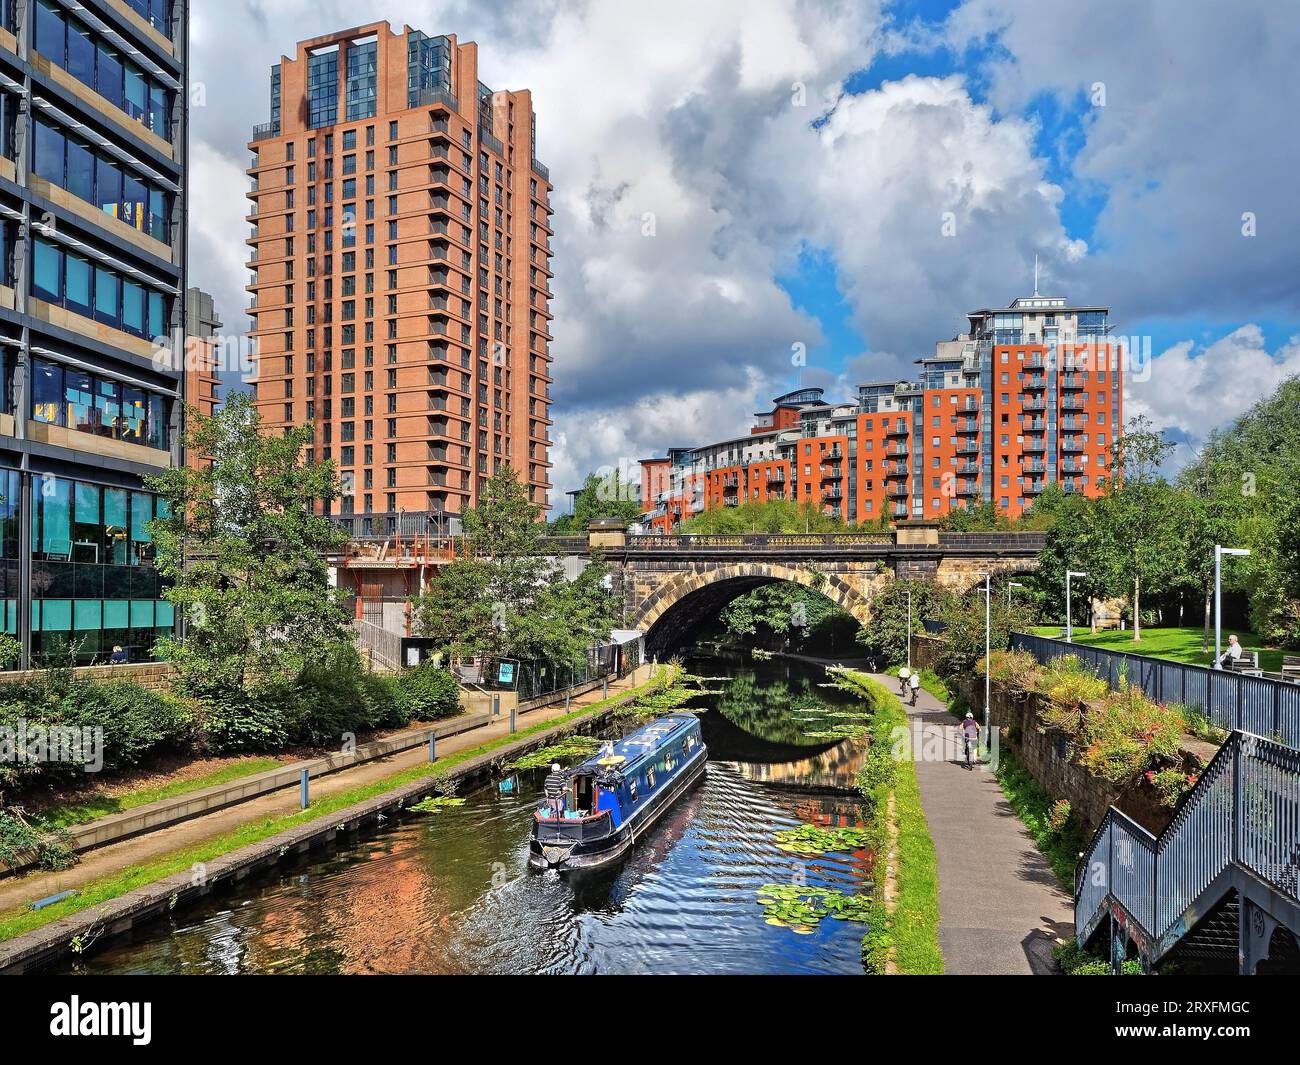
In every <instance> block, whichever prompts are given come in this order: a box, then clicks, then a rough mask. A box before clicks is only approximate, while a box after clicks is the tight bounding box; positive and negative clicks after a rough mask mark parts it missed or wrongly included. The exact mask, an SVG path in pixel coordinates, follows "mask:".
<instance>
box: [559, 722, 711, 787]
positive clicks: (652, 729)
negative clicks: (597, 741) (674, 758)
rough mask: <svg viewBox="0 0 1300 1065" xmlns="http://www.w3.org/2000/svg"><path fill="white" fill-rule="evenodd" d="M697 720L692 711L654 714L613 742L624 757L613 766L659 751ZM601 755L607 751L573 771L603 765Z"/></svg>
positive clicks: (624, 765) (630, 764) (629, 763)
mask: <svg viewBox="0 0 1300 1065" xmlns="http://www.w3.org/2000/svg"><path fill="white" fill-rule="evenodd" d="M698 723H699V722H698V719H697V718H696V716H695V715H694V714H670V715H669V716H667V717H661V718H657V719H656V720H654V721H651V722H650V723H649V724H648V725H642V726H641V727H640V728H639V729H637V730H636V731H635V732H630V733H628V734H627V735H626V736H624V737H623V738H622V739H621V740H619V741H618V742H617V743H615V744H614V754H615V755H622V757H623V758H624V759H626V761H624V762H623V763H622V764H621V765H619V766H616V767H614V768H617V769H620V770H627V769H630V768H631V767H633V766H635V765H636V764H637V763H638V762H641V761H644V760H645V759H646V758H648V757H650V756H651V755H654V754H656V753H658V752H659V751H660V750H661V749H662V748H663V747H664V745H665V744H666V743H667V742H668V741H669V740H671V739H673V738H674V737H679V736H683V735H685V734H686V733H687V732H688V731H690V729H691V726H692V725H695V726H698ZM604 757H606V754H605V753H604V752H600V751H598V752H597V753H596V754H593V755H592V756H591V757H590V758H588V759H587V760H586V761H585V762H583V763H582V764H581V765H579V766H576V767H575V768H574V769H573V773H574V774H579V773H595V772H598V771H599V770H600V769H601V768H602V767H601V766H599V765H598V764H597V763H598V762H599V761H600V759H602V758H604Z"/></svg>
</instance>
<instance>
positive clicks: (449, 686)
mask: <svg viewBox="0 0 1300 1065" xmlns="http://www.w3.org/2000/svg"><path fill="white" fill-rule="evenodd" d="M398 683H399V684H400V686H401V690H402V691H403V692H405V693H406V697H407V699H408V700H409V706H410V713H411V716H412V717H413V718H415V719H416V720H418V721H433V720H435V719H436V718H440V717H450V716H451V715H452V714H458V713H460V685H459V684H457V683H456V678H455V677H454V676H452V673H451V670H448V669H442V668H440V667H438V666H435V665H434V664H433V663H432V662H429V661H425V662H421V663H420V665H418V666H416V667H415V668H414V669H408V670H405V671H403V672H402V673H399V674H398Z"/></svg>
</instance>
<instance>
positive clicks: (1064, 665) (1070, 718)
mask: <svg viewBox="0 0 1300 1065" xmlns="http://www.w3.org/2000/svg"><path fill="white" fill-rule="evenodd" d="M1037 688H1038V692H1039V693H1040V694H1041V695H1043V696H1045V697H1046V702H1045V704H1044V705H1043V707H1042V708H1041V709H1040V710H1039V715H1038V716H1039V718H1040V720H1041V721H1042V722H1043V724H1045V725H1047V726H1049V727H1050V728H1056V729H1060V730H1061V731H1062V732H1066V733H1069V734H1070V735H1071V736H1073V735H1076V734H1077V733H1078V732H1079V729H1080V728H1081V727H1082V726H1083V720H1084V716H1085V714H1086V712H1087V709H1088V707H1089V706H1090V705H1091V704H1093V703H1095V702H1096V701H1097V700H1100V699H1104V698H1105V697H1106V696H1107V694H1109V692H1110V685H1109V684H1107V683H1106V682H1105V681H1104V680H1102V679H1101V678H1100V677H1099V676H1097V674H1096V673H1094V672H1093V671H1092V670H1090V669H1089V668H1088V667H1087V666H1085V665H1084V664H1083V663H1082V662H1081V661H1080V660H1079V657H1078V656H1077V655H1061V656H1060V657H1058V658H1054V659H1052V661H1051V662H1050V663H1049V664H1048V666H1047V668H1046V669H1045V670H1044V671H1043V672H1042V673H1040V674H1039V676H1038V683H1037Z"/></svg>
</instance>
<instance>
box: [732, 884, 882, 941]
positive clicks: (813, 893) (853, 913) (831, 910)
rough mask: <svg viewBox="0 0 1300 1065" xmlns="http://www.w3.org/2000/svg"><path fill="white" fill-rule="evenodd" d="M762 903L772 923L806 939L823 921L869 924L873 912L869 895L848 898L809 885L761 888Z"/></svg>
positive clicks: (834, 891) (839, 893)
mask: <svg viewBox="0 0 1300 1065" xmlns="http://www.w3.org/2000/svg"><path fill="white" fill-rule="evenodd" d="M758 904H759V905H760V906H762V907H763V915H764V917H765V918H766V920H767V923H768V924H770V925H776V926H777V927H779V928H788V929H790V931H792V932H794V933H796V934H797V935H803V936H806V935H811V934H812V933H813V932H815V931H816V930H817V926H818V925H819V924H820V923H821V922H822V919H823V918H826V917H830V918H833V919H834V920H837V921H867V920H868V915H869V914H870V913H871V911H872V909H873V900H872V898H871V896H869V895H846V894H845V893H844V892H842V891H837V890H835V889H834V888H828V887H815V886H812V885H808V884H764V885H763V886H762V887H761V888H759V889H758Z"/></svg>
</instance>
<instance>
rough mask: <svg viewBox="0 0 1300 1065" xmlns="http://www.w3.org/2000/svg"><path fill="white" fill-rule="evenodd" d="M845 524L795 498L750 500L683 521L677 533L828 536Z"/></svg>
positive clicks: (716, 508) (842, 527)
mask: <svg viewBox="0 0 1300 1065" xmlns="http://www.w3.org/2000/svg"><path fill="white" fill-rule="evenodd" d="M844 528H845V525H844V522H843V521H841V520H840V519H839V518H835V517H832V516H831V515H829V514H825V513H823V512H822V511H821V510H819V509H818V508H817V507H816V506H815V505H814V504H812V503H808V502H804V503H799V502H796V501H795V500H793V499H768V500H763V501H761V502H759V501H756V500H748V501H746V502H744V503H741V504H740V505H739V506H735V507H715V508H714V509H712V510H705V511H702V512H701V513H699V514H697V515H695V517H693V518H689V519H688V520H686V521H684V522H682V523H681V524H680V525H679V526H677V528H676V529H675V530H674V532H677V533H714V534H722V535H736V534H739V533H824V532H843V531H844Z"/></svg>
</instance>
